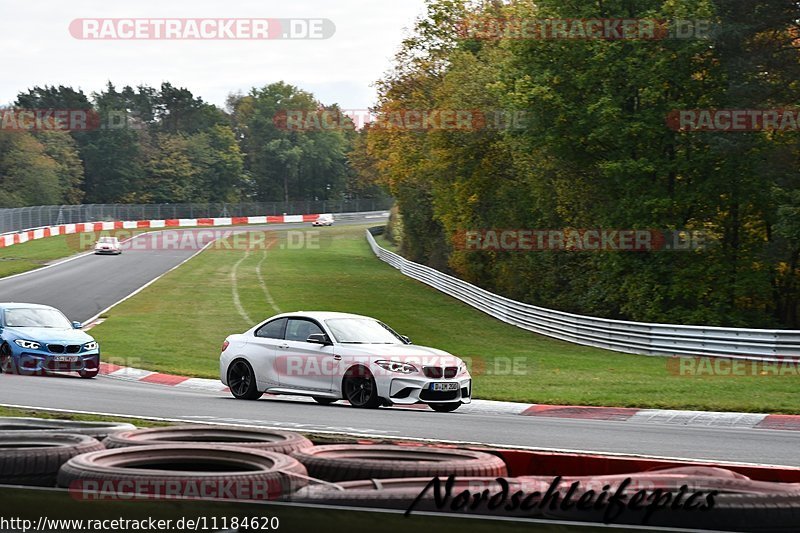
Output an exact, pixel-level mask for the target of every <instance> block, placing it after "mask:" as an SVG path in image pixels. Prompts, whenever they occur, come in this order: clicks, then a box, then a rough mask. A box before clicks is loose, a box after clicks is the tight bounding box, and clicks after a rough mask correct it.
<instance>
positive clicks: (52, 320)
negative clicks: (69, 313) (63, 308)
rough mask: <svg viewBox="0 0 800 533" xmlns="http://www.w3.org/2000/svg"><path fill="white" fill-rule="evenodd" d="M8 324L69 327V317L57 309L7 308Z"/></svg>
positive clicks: (11, 325) (33, 326) (24, 326)
mask: <svg viewBox="0 0 800 533" xmlns="http://www.w3.org/2000/svg"><path fill="white" fill-rule="evenodd" d="M5 318H6V320H5V321H6V326H8V327H12V328H13V327H17V328H69V327H72V325H71V324H70V322H69V320H67V317H65V316H64V315H62V314H61V313H60V312H59V311H56V310H55V309H35V308H33V309H6V317H5Z"/></svg>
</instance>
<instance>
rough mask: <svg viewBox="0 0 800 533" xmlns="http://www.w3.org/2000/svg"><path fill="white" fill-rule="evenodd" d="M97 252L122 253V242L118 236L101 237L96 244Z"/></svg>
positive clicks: (95, 249) (95, 250)
mask: <svg viewBox="0 0 800 533" xmlns="http://www.w3.org/2000/svg"><path fill="white" fill-rule="evenodd" d="M94 253H95V254H114V255H119V254H121V253H122V243H120V242H119V239H118V238H116V237H100V239H98V241H97V242H96V243H95V245H94Z"/></svg>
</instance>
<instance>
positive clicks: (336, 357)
mask: <svg viewBox="0 0 800 533" xmlns="http://www.w3.org/2000/svg"><path fill="white" fill-rule="evenodd" d="M333 358H334V359H335V360H336V361H341V360H342V356H341V355H334V356H333Z"/></svg>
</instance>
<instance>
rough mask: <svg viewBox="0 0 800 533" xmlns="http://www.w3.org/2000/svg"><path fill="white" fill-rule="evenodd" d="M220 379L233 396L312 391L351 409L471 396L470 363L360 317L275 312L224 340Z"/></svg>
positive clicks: (446, 407) (446, 404)
mask: <svg viewBox="0 0 800 533" xmlns="http://www.w3.org/2000/svg"><path fill="white" fill-rule="evenodd" d="M219 362H220V379H221V380H222V382H223V383H224V384H225V385H227V386H228V387H229V388H230V390H231V393H232V394H233V396H234V397H236V398H238V399H244V400H257V399H258V398H260V397H261V395H262V394H263V393H265V392H266V393H270V394H294V395H303V396H311V397H313V398H314V399H315V400H316V401H317V402H319V403H321V404H329V403H333V402H335V401H337V400H340V399H345V400H347V401H348V402H350V404H351V405H352V406H353V407H363V408H375V407H378V406H381V405H392V404H401V405H409V404H415V403H425V404H428V405H430V406H431V408H433V409H434V410H435V411H442V412H449V411H455V410H456V409H457V408H458V407H459V406H460V405H461V404H462V403H469V402H470V399H471V396H472V377H471V376H470V374H469V371H468V370H467V367H466V364H465V363H464V362H463V361H462V360H461V359H459V358H458V357H455V356H453V355H450V354H449V353H447V352H444V351H442V350H437V349H435V348H426V347H425V346H415V345H413V344H411V341H410V340H409V339H408V338H407V337H404V336H402V335H398V334H397V333H395V332H394V330H392V329H391V328H390V327H389V326H387V325H386V324H384V323H382V322H380V321H378V320H375V319H374V318H369V317H366V316H360V315H351V314H345V313H330V312H298V313H287V314H282V315H276V316H274V317H272V318H270V319H268V320H266V321H264V322H262V323H260V324H258V325H257V326H255V327H253V328H251V329H250V330H248V331H246V332H245V333H242V334H240V335H231V336H230V337H228V338H227V339H226V340H225V342H224V343H223V345H222V355H221V356H220V361H219Z"/></svg>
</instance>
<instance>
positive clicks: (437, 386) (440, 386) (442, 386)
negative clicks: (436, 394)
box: [431, 383, 458, 392]
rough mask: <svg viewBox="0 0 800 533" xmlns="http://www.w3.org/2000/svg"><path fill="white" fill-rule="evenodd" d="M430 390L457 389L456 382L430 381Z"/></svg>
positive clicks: (449, 390)
mask: <svg viewBox="0 0 800 533" xmlns="http://www.w3.org/2000/svg"><path fill="white" fill-rule="evenodd" d="M431 390H432V391H441V392H452V391H456V390H458V383H431Z"/></svg>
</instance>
